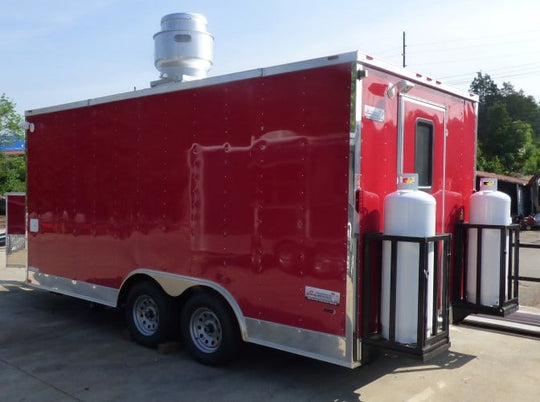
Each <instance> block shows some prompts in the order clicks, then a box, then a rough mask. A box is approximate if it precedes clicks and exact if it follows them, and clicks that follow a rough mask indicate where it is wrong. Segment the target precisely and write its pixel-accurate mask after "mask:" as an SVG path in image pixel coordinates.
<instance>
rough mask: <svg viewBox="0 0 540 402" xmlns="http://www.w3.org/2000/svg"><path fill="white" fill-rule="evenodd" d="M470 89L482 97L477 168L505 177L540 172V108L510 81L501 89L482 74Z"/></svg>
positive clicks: (479, 116) (479, 111)
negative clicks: (506, 175) (512, 174)
mask: <svg viewBox="0 0 540 402" xmlns="http://www.w3.org/2000/svg"><path fill="white" fill-rule="evenodd" d="M470 90H471V91H472V92H474V93H476V94H478V96H479V98H480V105H479V107H478V140H479V143H478V152H477V167H478V169H481V170H487V171H491V172H495V173H501V174H511V173H521V174H532V173H535V172H537V171H538V170H539V169H540V165H539V163H540V156H539V153H540V106H539V105H538V104H537V103H536V101H535V99H534V98H533V97H532V96H526V95H525V93H524V92H523V91H521V90H520V91H519V92H518V91H516V90H515V89H514V86H513V85H512V84H511V83H509V82H504V83H503V84H502V87H501V88H499V87H498V86H497V85H496V84H495V82H493V80H492V79H491V77H490V76H489V75H487V74H484V75H482V73H478V75H477V76H476V77H475V79H474V80H473V82H472V83H471V86H470Z"/></svg>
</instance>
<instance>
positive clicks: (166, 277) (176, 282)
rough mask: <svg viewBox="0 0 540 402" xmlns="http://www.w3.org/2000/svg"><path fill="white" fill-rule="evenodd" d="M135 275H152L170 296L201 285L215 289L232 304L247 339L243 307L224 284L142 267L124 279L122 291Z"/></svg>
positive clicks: (243, 337) (243, 334) (241, 331)
mask: <svg viewBox="0 0 540 402" xmlns="http://www.w3.org/2000/svg"><path fill="white" fill-rule="evenodd" d="M135 276H146V277H150V278H152V279H153V280H155V281H156V282H157V283H158V284H159V286H161V288H162V289H163V291H164V292H165V293H167V294H168V295H169V296H172V297H178V296H180V295H182V294H183V293H184V292H185V291H186V290H188V289H190V288H192V287H195V286H199V287H206V288H209V289H212V290H214V291H215V292H217V293H218V294H220V295H221V296H222V297H223V298H224V299H225V301H226V302H227V303H229V306H231V309H232V310H233V312H234V315H235V316H236V321H237V322H238V327H239V328H240V334H241V336H242V340H244V341H247V339H248V336H247V327H246V322H245V318H244V314H243V313H242V309H241V308H240V306H239V305H238V303H237V302H236V299H235V298H234V297H233V296H232V295H231V293H230V292H229V291H228V290H227V289H225V288H224V287H223V286H221V285H220V284H218V283H216V282H212V281H208V280H205V279H201V278H192V277H189V276H184V275H178V274H172V273H170V272H163V271H155V270H152V269H145V268H140V269H136V270H134V271H132V272H131V273H130V274H129V275H128V276H127V277H126V278H125V279H124V281H123V283H122V286H121V288H120V289H121V293H122V292H123V290H124V287H125V285H126V284H128V283H129V282H130V279H132V278H133V277H135Z"/></svg>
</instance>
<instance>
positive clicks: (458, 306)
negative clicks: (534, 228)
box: [452, 223, 519, 323]
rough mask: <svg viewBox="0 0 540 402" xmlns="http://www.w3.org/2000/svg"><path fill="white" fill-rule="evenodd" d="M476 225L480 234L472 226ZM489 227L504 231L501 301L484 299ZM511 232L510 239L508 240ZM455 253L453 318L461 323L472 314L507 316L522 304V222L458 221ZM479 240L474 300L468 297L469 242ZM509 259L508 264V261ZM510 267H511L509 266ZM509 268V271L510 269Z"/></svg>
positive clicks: (501, 254)
mask: <svg viewBox="0 0 540 402" xmlns="http://www.w3.org/2000/svg"><path fill="white" fill-rule="evenodd" d="M470 229H476V236H474V235H473V236H471V230H470ZM485 230H498V231H499V234H500V247H499V250H500V253H499V256H498V257H499V258H498V260H499V270H498V274H499V289H498V299H499V301H498V305H492V306H488V305H484V304H482V303H481V300H482V278H483V277H484V276H485V272H483V271H484V269H485V268H486V267H485V266H483V264H482V260H483V253H484V252H489V251H490V250H483V247H482V244H483V241H482V239H483V237H484V231H485ZM507 236H508V241H507ZM455 240H456V241H455V255H454V287H453V297H452V300H453V303H452V322H453V323H458V322H460V321H462V320H463V319H464V318H465V317H467V316H468V315H469V314H473V313H483V314H489V315H496V316H506V315H508V314H511V313H513V312H515V311H516V310H517V309H518V308H519V302H518V289H519V281H518V279H519V225H480V224H471V223H458V224H456V239H455ZM471 242H474V243H473V244H476V250H477V251H476V261H475V263H476V267H475V268H476V292H475V293H476V294H475V297H474V300H469V298H467V274H468V272H469V269H470V268H471V267H469V266H468V265H469V264H468V252H469V244H471ZM507 263H508V265H507ZM507 267H508V270H507V269H506V268H507ZM506 271H508V272H506Z"/></svg>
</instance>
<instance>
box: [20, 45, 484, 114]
mask: <svg viewBox="0 0 540 402" xmlns="http://www.w3.org/2000/svg"><path fill="white" fill-rule="evenodd" d="M353 62H357V63H359V64H360V65H363V66H371V67H373V68H377V69H381V70H385V71H388V72H390V73H393V74H396V75H398V76H400V77H402V78H405V79H408V80H411V81H415V82H417V83H421V84H424V85H427V86H430V87H433V88H436V89H438V90H441V91H444V92H448V93H451V94H453V95H457V96H460V97H462V98H466V99H469V100H473V101H478V97H477V96H476V95H474V94H468V93H465V92H463V91H460V90H458V89H456V88H452V87H450V86H447V85H444V84H442V83H441V82H440V81H437V80H433V79H431V78H429V77H424V76H422V75H421V74H415V73H412V72H410V71H408V70H406V69H405V68H401V67H396V66H394V65H391V64H387V63H384V62H381V61H377V60H375V59H374V58H373V57H371V56H367V55H363V54H360V53H359V52H357V51H354V52H348V53H342V54H337V55H331V56H327V57H320V58H316V59H310V60H304V61H299V62H294V63H287V64H282V65H278V66H272V67H264V68H257V69H253V70H247V71H242V72H237V73H232V74H226V75H220V76H215V77H208V78H203V79H199V80H194V81H185V82H171V83H165V84H161V85H158V86H155V87H152V88H145V89H141V90H136V91H131V92H123V93H119V94H114V95H108V96H102V97H99V98H93V99H85V100H82V101H77V102H71V103H65V104H61V105H55V106H48V107H44V108H39V109H31V110H27V111H26V112H25V116H35V115H40V114H45V113H50V112H56V111H61V110H68V109H76V108H82V107H87V106H92V105H99V104H102V103H109V102H115V101H120V100H125V99H133V98H138V97H143V96H148V95H157V94H161V93H167V92H173V91H179V90H184V89H191V88H198V87H205V86H210V85H216V84H222V83H226V82H233V81H240V80H245V79H250V78H257V77H265V76H270V75H276V74H282V73H286V72H292V71H298V70H306V69H310V68H317V67H323V66H329V65H335V64H342V63H353Z"/></svg>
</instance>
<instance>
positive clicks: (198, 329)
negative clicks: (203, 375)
mask: <svg viewBox="0 0 540 402" xmlns="http://www.w3.org/2000/svg"><path fill="white" fill-rule="evenodd" d="M180 331H181V333H182V339H183V341H184V345H185V346H186V348H187V350H188V352H189V353H190V355H191V356H192V357H193V358H194V359H195V360H197V361H198V362H200V363H203V364H206V365H210V366H217V365H222V364H226V363H229V362H230V361H231V360H232V358H233V357H234V356H235V355H236V353H237V351H238V347H239V345H240V331H239V329H238V324H237V322H236V318H235V315H234V313H233V311H232V310H231V308H230V307H229V305H228V304H226V303H225V302H224V301H223V299H221V298H220V297H219V296H217V295H215V294H212V293H209V292H202V291H201V292H197V293H194V294H193V295H192V296H191V297H190V298H189V299H188V300H187V301H186V303H185V304H184V306H183V308H182V314H181V324H180Z"/></svg>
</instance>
